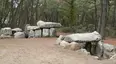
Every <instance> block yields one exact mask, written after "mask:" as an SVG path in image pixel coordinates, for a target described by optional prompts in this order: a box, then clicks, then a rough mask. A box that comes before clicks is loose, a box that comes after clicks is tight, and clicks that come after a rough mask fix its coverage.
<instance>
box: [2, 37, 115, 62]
mask: <svg viewBox="0 0 116 64" xmlns="http://www.w3.org/2000/svg"><path fill="white" fill-rule="evenodd" d="M55 41H56V38H35V39H34V38H32V39H2V40H0V64H116V61H115V60H102V61H100V60H97V59H96V58H94V57H93V56H90V55H85V54H81V53H78V52H75V51H71V50H66V49H63V48H60V47H58V46H57V45H55V43H56V42H55ZM105 42H106V43H109V42H112V43H111V44H115V45H116V40H111V39H110V40H105Z"/></svg>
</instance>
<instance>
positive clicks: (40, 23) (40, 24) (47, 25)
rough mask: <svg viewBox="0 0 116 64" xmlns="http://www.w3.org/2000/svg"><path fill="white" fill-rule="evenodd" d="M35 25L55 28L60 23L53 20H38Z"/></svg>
mask: <svg viewBox="0 0 116 64" xmlns="http://www.w3.org/2000/svg"><path fill="white" fill-rule="evenodd" d="M37 26H39V27H40V28H56V27H61V24H60V23H55V22H44V21H41V20H40V21H38V22H37Z"/></svg>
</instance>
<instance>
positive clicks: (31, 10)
mask: <svg viewBox="0 0 116 64" xmlns="http://www.w3.org/2000/svg"><path fill="white" fill-rule="evenodd" d="M12 1H13V0H11V1H10V0H0V28H1V27H5V26H10V27H20V28H24V26H25V24H31V25H36V22H37V21H38V20H43V21H46V22H48V21H49V22H59V23H61V24H62V25H63V26H64V27H62V28H60V31H63V32H75V33H76V32H92V31H94V30H96V28H97V27H99V26H97V25H98V21H99V20H100V12H101V3H100V1H101V0H14V1H19V2H18V6H17V8H14V7H13V6H12V5H13V2H12ZM95 1H96V2H95ZM95 6H96V9H95ZM108 7H109V10H108V21H107V24H106V25H107V26H108V27H106V35H107V36H115V33H116V31H115V27H116V20H115V16H116V14H115V13H114V10H115V0H109V6H108ZM112 25H113V26H112ZM109 26H110V27H109Z"/></svg>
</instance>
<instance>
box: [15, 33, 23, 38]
mask: <svg viewBox="0 0 116 64" xmlns="http://www.w3.org/2000/svg"><path fill="white" fill-rule="evenodd" d="M14 38H25V33H24V32H16V33H14Z"/></svg>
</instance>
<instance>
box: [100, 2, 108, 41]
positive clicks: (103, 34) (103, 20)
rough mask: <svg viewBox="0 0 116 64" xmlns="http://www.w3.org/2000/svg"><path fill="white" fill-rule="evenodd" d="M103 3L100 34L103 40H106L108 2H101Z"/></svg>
mask: <svg viewBox="0 0 116 64" xmlns="http://www.w3.org/2000/svg"><path fill="white" fill-rule="evenodd" d="M101 2H102V17H101V29H100V34H101V35H102V37H103V39H104V38H105V26H106V21H107V8H108V7H107V0H101Z"/></svg>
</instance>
